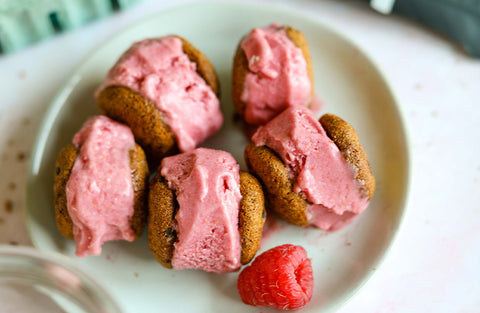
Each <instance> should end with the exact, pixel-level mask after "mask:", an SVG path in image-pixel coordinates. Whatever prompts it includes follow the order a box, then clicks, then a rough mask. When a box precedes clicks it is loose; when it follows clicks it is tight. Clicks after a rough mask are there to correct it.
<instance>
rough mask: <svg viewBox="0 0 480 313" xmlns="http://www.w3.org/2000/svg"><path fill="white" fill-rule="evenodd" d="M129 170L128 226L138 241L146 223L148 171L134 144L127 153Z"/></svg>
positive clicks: (145, 162)
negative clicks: (131, 194)
mask: <svg viewBox="0 0 480 313" xmlns="http://www.w3.org/2000/svg"><path fill="white" fill-rule="evenodd" d="M129 156H130V170H131V178H132V184H133V191H134V211H133V215H132V217H131V219H130V225H131V226H132V229H133V230H134V232H135V239H138V238H139V237H140V236H141V235H142V232H143V230H144V228H145V224H146V222H147V215H148V212H147V195H148V176H149V174H150V172H149V169H148V163H147V158H146V156H145V152H144V151H143V149H142V147H140V146H139V145H138V144H137V143H135V149H132V150H130V151H129Z"/></svg>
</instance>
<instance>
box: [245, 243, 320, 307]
mask: <svg viewBox="0 0 480 313" xmlns="http://www.w3.org/2000/svg"><path fill="white" fill-rule="evenodd" d="M237 289H238V292H239V293H240V297H241V298H242V301H243V302H244V303H246V304H250V305H253V306H272V307H275V308H278V309H283V310H293V309H298V308H301V307H302V306H304V305H305V304H307V302H308V301H310V299H311V298H312V293H313V272H312V264H311V263H310V259H308V258H307V252H306V251H305V249H304V248H303V247H301V246H294V245H291V244H284V245H281V246H278V247H275V248H272V249H270V250H268V251H265V252H264V253H262V254H260V255H259V256H258V257H257V258H256V259H255V260H254V261H253V262H252V264H251V265H250V266H248V267H246V268H244V269H243V271H242V272H241V273H240V276H239V277H238V282H237Z"/></svg>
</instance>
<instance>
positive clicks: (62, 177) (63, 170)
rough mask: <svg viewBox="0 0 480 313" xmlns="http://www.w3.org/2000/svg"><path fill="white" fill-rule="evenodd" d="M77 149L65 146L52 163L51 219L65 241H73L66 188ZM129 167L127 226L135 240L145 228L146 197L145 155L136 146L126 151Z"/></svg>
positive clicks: (72, 146)
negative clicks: (131, 190) (131, 205)
mask: <svg viewBox="0 0 480 313" xmlns="http://www.w3.org/2000/svg"><path fill="white" fill-rule="evenodd" d="M77 153H78V151H77V149H76V148H75V146H74V145H73V144H68V145H66V146H65V147H64V148H63V149H62V150H61V151H60V153H59V154H58V157H57V160H56V162H55V179H54V185H53V186H54V201H55V202H54V208H55V220H56V223H57V227H58V229H59V231H60V233H61V234H62V235H63V236H64V237H66V238H68V239H72V240H73V239H74V236H73V222H72V219H71V218H70V215H69V214H68V209H67V195H66V186H67V182H68V179H69V177H70V174H71V172H72V168H73V164H74V162H75V159H76V158H77ZM129 155H130V166H131V169H132V172H131V175H132V183H133V187H134V214H133V216H132V218H131V226H132V229H133V230H134V232H135V238H138V237H140V235H141V234H142V232H143V229H144V227H145V223H146V218H147V213H146V197H147V188H148V175H149V171H148V165H147V162H146V158H145V153H144V152H143V149H142V148H141V147H140V146H139V145H135V149H134V150H130V152H129Z"/></svg>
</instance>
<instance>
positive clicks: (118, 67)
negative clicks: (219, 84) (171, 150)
mask: <svg viewBox="0 0 480 313" xmlns="http://www.w3.org/2000/svg"><path fill="white" fill-rule="evenodd" d="M115 85H120V86H126V87H128V88H130V89H131V90H133V91H135V92H137V93H139V94H140V95H142V96H143V97H145V98H146V99H148V100H149V101H150V102H152V103H153V104H154V105H155V106H156V107H157V108H158V109H159V110H160V111H161V112H162V114H163V116H164V122H165V123H166V124H167V125H168V127H169V128H170V130H171V131H172V133H173V135H174V136H175V138H176V140H177V144H178V148H179V149H180V151H182V152H186V151H191V150H193V149H195V147H196V146H197V145H198V144H199V143H200V142H202V141H204V140H205V139H206V138H208V137H210V136H211V135H213V134H214V133H216V132H217V131H218V130H219V129H220V127H221V126H222V123H223V116H222V113H221V112H220V106H219V100H218V98H217V97H216V95H215V93H214V92H213V90H212V89H211V88H210V86H208V85H207V83H206V82H205V81H204V80H203V78H202V77H201V76H200V75H199V74H198V73H197V72H196V64H195V63H194V62H191V61H190V60H189V58H188V56H187V55H186V54H185V53H184V52H183V44H182V41H181V40H180V39H179V38H177V37H174V36H169V37H162V38H159V39H147V40H143V41H140V42H137V43H135V44H133V45H132V47H131V48H130V49H128V50H127V51H126V52H125V53H124V54H123V55H122V56H121V57H120V59H119V60H118V62H117V63H116V64H115V65H114V66H113V67H112V69H110V71H109V72H108V75H107V77H106V79H105V81H104V83H103V84H102V86H100V88H99V89H98V90H97V92H96V95H97V96H98V94H99V93H100V92H101V90H102V89H103V88H105V87H108V86H115Z"/></svg>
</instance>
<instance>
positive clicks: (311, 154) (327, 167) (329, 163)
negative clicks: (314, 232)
mask: <svg viewBox="0 0 480 313" xmlns="http://www.w3.org/2000/svg"><path fill="white" fill-rule="evenodd" d="M252 141H253V142H254V143H255V145H257V146H263V145H265V146H267V147H269V148H270V149H272V150H273V151H274V152H276V153H277V154H278V155H279V157H280V158H281V159H282V160H283V162H284V163H285V165H286V166H287V168H288V169H289V171H290V174H291V178H292V179H293V180H294V191H295V192H297V193H300V194H301V195H302V196H303V198H304V199H306V200H308V202H309V205H308V206H307V210H306V214H307V218H308V220H309V222H310V223H311V224H313V225H315V226H317V227H319V228H321V229H324V230H336V229H339V228H341V227H343V226H344V225H346V224H347V223H348V222H349V221H351V219H352V218H353V217H355V216H356V215H358V214H359V213H361V212H362V211H363V210H365V208H366V207H367V205H368V202H369V201H368V197H367V195H366V194H364V193H362V191H361V183H360V182H359V181H358V180H356V179H355V169H354V167H353V166H351V165H350V164H348V163H347V161H346V160H345V158H344V157H343V155H342V152H341V151H340V150H339V149H338V147H337V146H336V145H335V143H334V142H333V141H332V140H331V139H330V138H328V136H327V134H326V133H325V130H324V129H323V127H322V125H321V124H320V122H318V121H317V120H316V119H315V118H314V117H313V115H312V114H311V113H310V111H309V110H308V109H306V108H293V107H292V108H288V109H286V110H285V111H284V112H283V113H281V114H280V115H278V116H277V117H276V118H274V119H273V120H271V121H270V122H269V123H268V124H266V125H264V126H261V127H260V128H259V129H258V131H257V132H256V133H255V134H254V135H253V137H252Z"/></svg>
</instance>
